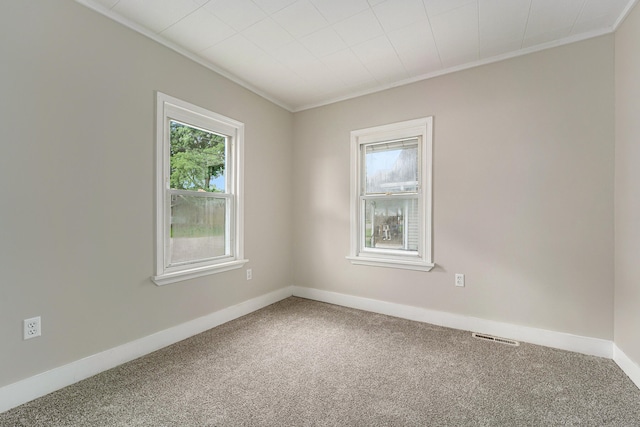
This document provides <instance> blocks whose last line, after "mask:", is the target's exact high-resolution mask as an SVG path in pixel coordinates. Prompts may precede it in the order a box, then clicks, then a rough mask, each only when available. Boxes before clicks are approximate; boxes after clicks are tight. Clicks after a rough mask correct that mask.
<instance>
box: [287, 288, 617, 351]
mask: <svg viewBox="0 0 640 427" xmlns="http://www.w3.org/2000/svg"><path fill="white" fill-rule="evenodd" d="M293 295H294V296H297V297H302V298H308V299H312V300H316V301H322V302H327V303H330V304H336V305H342V306H345V307H351V308H356V309H360V310H365V311H371V312H374V313H380V314H386V315H389V316H394V317H400V318H403V319H408V320H415V321H418V322H425V323H431V324H433V325H438V326H445V327H448V328H453V329H460V330H463V331H472V332H480V333H484V334H489V335H495V336H500V337H504V338H510V339H514V340H518V341H523V342H527V343H530V344H538V345H543V346H546V347H552V348H557V349H561V350H568V351H573V352H576V353H582V354H588V355H590V356H599V357H606V358H608V359H611V358H613V343H612V342H611V341H609V340H604V339H599V338H591V337H584V336H580V335H573V334H568V333H564V332H556V331H549V330H546V329H537V328H531V327H527V326H519V325H513V324H510V323H503V322H496V321H493V320H485V319H479V318H475V317H469V316H463V315H461V314H454V313H447V312H443V311H435V310H429V309H426V308H420V307H413V306H408V305H403V304H396V303H390V302H386V301H380V300H375V299H369V298H363V297H357V296H353V295H345V294H340V293H336V292H329V291H324V290H320V289H314V288H306V287H300V286H294V287H293Z"/></svg>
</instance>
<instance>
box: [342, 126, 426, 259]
mask: <svg viewBox="0 0 640 427" xmlns="http://www.w3.org/2000/svg"><path fill="white" fill-rule="evenodd" d="M410 139H417V140H418V153H419V155H418V168H419V179H418V189H417V191H416V192H414V193H402V192H400V193H390V194H382V193H381V194H378V195H375V196H372V195H371V194H368V193H366V191H365V183H364V180H365V177H364V173H363V172H364V165H363V158H364V154H363V152H364V148H365V147H366V146H371V145H376V144H385V143H393V142H396V141H402V140H410ZM432 175H433V117H424V118H419V119H414V120H408V121H403V122H398V123H391V124H387V125H382V126H375V127H371V128H366V129H360V130H355V131H352V132H351V182H350V183H351V191H350V196H351V198H350V201H351V206H350V251H349V255H348V256H347V259H348V260H349V261H351V263H352V264H356V265H367V266H377V267H387V268H400V269H407V270H418V271H430V270H431V269H433V267H434V266H435V264H434V263H433V226H432V208H433V199H432V181H433V176H432ZM373 198H379V199H381V200H387V199H388V200H391V199H394V198H395V199H408V198H417V199H418V226H419V239H418V250H417V251H406V250H398V249H381V248H367V247H366V243H365V233H366V232H365V222H366V219H365V209H366V208H365V203H366V200H371V199H373Z"/></svg>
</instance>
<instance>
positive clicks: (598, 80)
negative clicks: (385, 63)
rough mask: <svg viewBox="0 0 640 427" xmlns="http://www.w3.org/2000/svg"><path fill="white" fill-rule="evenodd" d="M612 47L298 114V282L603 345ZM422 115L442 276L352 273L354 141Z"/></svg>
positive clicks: (609, 285) (609, 314) (607, 320)
mask: <svg viewBox="0 0 640 427" xmlns="http://www.w3.org/2000/svg"><path fill="white" fill-rule="evenodd" d="M613 48H614V37H613V36H604V37H599V38H596V39H591V40H588V41H584V42H580V43H576V44H572V45H567V46H563V47H559V48H555V49H551V50H547V51H543V52H539V53H535V54H531V55H527V56H523V57H519V58H515V59H511V60H507V61H503V62H500V63H495V64H491V65H487V66H483V67H480V68H474V69H470V70H467V71H463V72H458V73H455V74H450V75H446V76H442V77H438V78H434V79H430V80H426V81H421V82H418V83H415V84H411V85H407V86H403V87H399V88H395V89H391V90H388V91H385V92H380V93H377V94H373V95H369V96H364V97H360V98H357V99H353V100H349V101H344V102H340V103H336V104H333V105H329V106H325V107H320V108H316V109H313V110H308V111H304V112H300V113H296V115H295V121H294V139H295V143H294V177H295V186H294V202H295V206H294V212H295V215H294V216H295V233H294V245H295V250H294V263H293V265H294V284H295V285H298V286H305V287H312V288H318V289H322V290H327V291H335V292H340V293H345V294H350V295H356V296H361V297H367V298H373V299H379V300H384V301H390V302H394V303H400V304H406V305H410V306H418V307H424V308H427V309H432V310H440V311H446V312H451V313H458V314H461V315H467V316H475V317H480V318H483V319H491V320H496V321H502V322H508V323H511V324H516V325H525V326H530V327H536V328H543V329H549V330H554V331H561V332H567V333H572V334H577V335H585V336H590V337H596V338H603V339H612V338H613V292H612V289H613V268H614V260H613V244H614V242H613V214H614V213H613V177H614V172H613V166H614V57H613V52H614V50H613ZM423 116H434V129H435V132H434V215H433V223H434V227H433V231H434V261H435V262H436V264H437V267H436V268H435V269H434V270H433V271H431V272H429V273H423V272H415V271H402V270H394V269H386V268H378V267H365V266H354V265H351V264H350V263H349V261H347V260H346V259H345V256H346V255H347V254H348V252H349V132H350V131H352V130H355V129H361V128H365V127H370V126H375V125H382V124H386V123H391V122H396V121H401V120H408V119H413V118H418V117H423ZM454 273H465V274H466V283H467V287H465V288H455V287H454Z"/></svg>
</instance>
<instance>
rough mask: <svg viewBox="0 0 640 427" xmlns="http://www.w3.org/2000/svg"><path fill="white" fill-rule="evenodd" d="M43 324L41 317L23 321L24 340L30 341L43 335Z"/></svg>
mask: <svg viewBox="0 0 640 427" xmlns="http://www.w3.org/2000/svg"><path fill="white" fill-rule="evenodd" d="M41 323H42V321H41V319H40V316H38V317H32V318H31V319H24V320H23V334H24V339H25V340H28V339H29V338H35V337H39V336H40V335H42V328H41Z"/></svg>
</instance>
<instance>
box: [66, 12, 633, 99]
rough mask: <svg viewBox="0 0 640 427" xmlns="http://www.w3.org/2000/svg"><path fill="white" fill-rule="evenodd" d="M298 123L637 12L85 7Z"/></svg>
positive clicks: (607, 26)
mask: <svg viewBox="0 0 640 427" xmlns="http://www.w3.org/2000/svg"><path fill="white" fill-rule="evenodd" d="M77 1H78V2H80V3H82V4H84V5H86V6H89V7H91V8H92V9H95V10H97V11H98V12H101V13H103V14H105V15H106V16H108V17H110V18H112V19H114V20H116V21H118V22H120V23H123V24H125V25H127V26H129V27H131V28H133V29H135V30H137V31H139V32H141V33H143V34H145V35H147V36H149V37H151V38H153V39H154V40H157V41H159V42H161V43H164V44H166V45H167V46H169V47H171V48H173V49H175V50H177V51H179V52H181V53H183V54H185V55H187V56H189V57H190V58H192V59H195V60H196V61H198V62H200V63H201V64H203V65H206V66H208V67H210V68H211V69H213V70H215V71H217V72H220V73H221V74H223V75H225V76H227V77H229V78H231V79H232V80H234V81H236V82H238V83H240V84H242V85H243V86H245V87H247V88H249V89H251V90H253V91H254V92H257V93H259V94H261V95H263V96H265V97H267V98H268V99H270V100H272V101H274V102H276V103H278V104H279V105H281V106H283V107H285V108H287V109H289V110H291V111H299V110H303V109H306V108H310V107H313V106H317V105H323V104H327V103H330V102H334V101H337V100H341V99H346V98H350V97H353V96H357V95H361V94H364V93H371V92H375V91H378V90H382V89H386V88H389V87H393V86H398V85H401V84H406V83H409V82H413V81H417V80H422V79H425V78H429V77H433V76H436V75H441V74H444V73H448V72H451V71H456V70H460V69H464V68H469V67H472V66H476V65H480V64H485V63H489V62H493V61H496V60H500V59H504V58H508V57H512V56H517V55H521V54H524V53H529V52H532V51H536V50H541V49H544V48H548V47H553V46H558V45H560V44H565V43H571V42H575V41H578V40H583V39H586V38H589V37H594V36H597V35H601V34H606V33H610V32H612V31H614V30H615V29H616V28H617V26H618V25H619V24H620V22H621V21H622V20H623V19H624V17H625V16H626V15H627V13H628V12H629V10H630V9H631V8H632V7H633V5H634V4H635V3H636V2H637V0H77Z"/></svg>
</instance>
